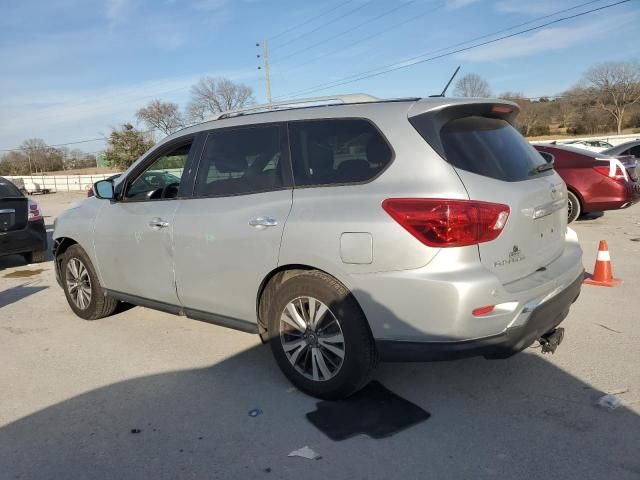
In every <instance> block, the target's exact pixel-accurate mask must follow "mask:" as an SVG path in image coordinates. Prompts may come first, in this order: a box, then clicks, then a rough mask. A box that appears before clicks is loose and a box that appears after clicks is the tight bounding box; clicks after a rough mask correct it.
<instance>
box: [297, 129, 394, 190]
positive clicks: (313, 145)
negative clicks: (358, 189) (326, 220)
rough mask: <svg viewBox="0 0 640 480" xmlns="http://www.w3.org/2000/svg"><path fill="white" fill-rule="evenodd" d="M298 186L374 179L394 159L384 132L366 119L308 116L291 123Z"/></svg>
mask: <svg viewBox="0 0 640 480" xmlns="http://www.w3.org/2000/svg"><path fill="white" fill-rule="evenodd" d="M289 138H290V142H291V162H292V165H293V177H294V182H295V184H296V186H310V185H332V184H333V185H335V184H345V183H358V182H364V181H368V180H371V179H372V178H374V177H375V176H376V175H378V173H380V172H381V171H382V170H383V169H384V168H385V167H386V166H387V165H388V164H389V163H390V162H391V160H392V158H393V152H392V151H391V148H390V147H389V145H388V144H387V142H386V141H385V140H384V138H383V137H382V135H381V134H380V132H378V130H377V129H376V128H375V127H374V126H373V125H371V123H369V122H368V121H366V120H356V119H337V120H308V121H301V122H293V123H291V124H289Z"/></svg>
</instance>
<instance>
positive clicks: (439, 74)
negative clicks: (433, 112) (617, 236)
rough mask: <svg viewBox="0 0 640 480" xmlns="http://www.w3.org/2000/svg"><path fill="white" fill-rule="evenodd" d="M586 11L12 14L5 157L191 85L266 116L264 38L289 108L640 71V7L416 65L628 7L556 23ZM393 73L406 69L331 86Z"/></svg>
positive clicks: (555, 88) (540, 2) (553, 85)
mask: <svg viewBox="0 0 640 480" xmlns="http://www.w3.org/2000/svg"><path fill="white" fill-rule="evenodd" d="M587 1H588V0H350V1H346V0H327V1H325V0H323V1H313V2H312V1H304V2H303V1H300V0H298V1H294V0H48V1H47V2H43V1H41V0H21V1H6V2H3V3H4V4H3V6H2V15H0V65H2V67H1V69H0V150H6V149H11V148H15V147H17V146H19V145H20V144H21V143H22V142H23V141H24V140H25V139H27V138H34V137H36V138H42V139H44V141H45V142H47V143H48V144H61V143H66V142H74V141H82V140H86V139H94V138H102V137H104V136H107V135H108V134H109V132H110V131H111V129H112V128H115V127H118V126H119V125H121V124H122V123H125V122H131V123H133V124H134V125H136V118H135V112H136V111H137V110H138V109H139V108H141V107H143V106H145V105H146V104H147V103H148V102H149V101H151V100H152V99H156V98H157V99H160V100H164V101H172V102H176V103H178V104H179V105H180V106H181V107H184V106H186V104H187V103H188V101H189V89H190V86H191V85H193V84H194V83H195V82H196V81H197V80H198V79H199V78H201V77H203V76H222V77H228V78H230V79H232V80H234V81H237V82H242V83H245V84H247V85H249V86H250V87H252V88H253V89H254V96H255V99H256V101H257V102H258V103H263V102H264V101H265V82H264V70H259V69H258V68H257V67H258V66H259V65H261V62H262V58H258V57H257V55H258V54H261V53H262V44H263V41H264V40H265V39H266V40H268V43H269V59H270V63H271V74H272V75H271V88H272V94H273V97H275V98H277V99H282V98H291V97H292V96H293V95H302V96H319V95H330V94H337V93H356V92H358V93H360V92H363V93H369V94H372V95H375V96H378V97H387V98H388V97H402V96H428V95H432V94H436V93H440V91H441V90H442V88H443V86H444V84H445V83H446V81H447V80H448V78H449V76H450V75H451V74H452V73H453V71H454V70H455V68H456V67H457V66H458V65H460V66H461V67H462V69H461V71H460V74H459V75H460V76H462V75H464V74H465V73H477V74H478V75H480V76H481V77H483V78H484V79H485V80H487V81H488V83H489V85H490V87H491V90H492V92H493V93H494V94H496V95H498V94H500V93H501V92H505V91H512V92H513V91H515V92H522V93H523V94H525V95H526V96H530V97H537V96H543V95H555V94H559V93H561V92H562V91H564V90H566V89H567V88H569V87H571V86H572V85H575V84H576V83H577V82H578V81H579V80H580V77H581V76H582V74H583V73H584V71H585V70H587V69H588V68H589V67H590V66H592V65H593V64H596V63H601V62H605V61H626V60H637V59H639V58H640V41H638V33H639V32H640V29H639V28H638V25H640V21H639V20H640V1H639V0H631V1H629V2H627V3H624V4H621V5H617V6H614V7H611V8H607V9H604V10H601V11H598V12H594V13H591V14H588V15H585V16H582V17H579V18H574V19H570V20H567V21H561V22H557V23H554V24H552V25H549V26H547V27H544V28H542V29H539V30H533V31H530V32H527V33H524V34H521V35H516V36H514V37H512V38H506V39H504V40H500V41H497V42H494V43H490V44H487V45H485V46H480V47H478V48H473V49H469V50H466V51H459V52H457V53H453V54H451V55H446V56H443V57H441V58H434V59H433V60H430V61H426V62H422V63H418V64H412V63H413V62H412V61H409V59H412V58H415V57H418V59H421V58H431V57H435V56H439V55H442V54H447V53H451V52H453V51H455V50H458V49H461V48H464V47H466V46H469V45H474V44H477V43H480V42H485V41H490V40H492V39H495V38H496V37H498V36H502V35H509V34H512V33H515V32H518V31H521V30H525V29H527V28H532V27H535V26H537V25H540V24H542V23H546V22H550V21H553V20H557V19H560V18H562V17H566V16H569V15H573V14H576V13H580V12H583V11H586V10H588V9H592V8H598V7H602V6H605V5H609V4H612V3H615V2H616V1H617V0H596V1H591V2H589V5H585V6H582V7H579V8H575V9H572V10H570V11H568V12H565V13H557V14H556V12H559V11H561V10H565V9H570V8H572V7H575V6H578V5H582V4H584V3H586V2H587ZM552 14H553V15H552ZM549 15H551V16H549ZM543 16H548V18H545V19H540V18H541V17H543ZM538 19H540V20H538ZM521 24H525V25H522V26H521V27H519V28H515V29H511V30H507V29H509V28H511V27H515V26H517V25H521ZM498 31H502V33H501V34H499V35H493V36H492V35H491V34H494V33H495V32H498ZM478 37H483V38H482V39H481V40H477V41H475V42H471V43H464V44H462V43H463V42H468V41H470V40H473V39H475V38H478ZM256 43H260V45H261V46H260V47H256ZM454 45H457V47H454ZM388 65H405V66H406V68H402V69H399V70H396V71H392V72H389V73H385V74H381V75H377V76H372V77H370V78H366V79H361V80H358V81H355V82H351V83H346V84H342V85H335V86H331V85H332V82H334V83H341V79H345V78H346V79H353V78H357V77H354V76H355V74H359V73H361V72H372V73H375V72H378V71H379V70H377V69H379V68H380V67H385V66H388ZM327 84H328V85H327ZM312 87H316V88H312ZM327 87H328V88H327ZM312 90H313V91H312ZM138 126H139V127H140V128H144V126H143V125H138ZM104 146H105V142H104V140H96V141H91V142H83V143H78V144H76V145H69V147H70V148H74V147H77V148H80V149H82V150H84V151H87V152H94V151H98V150H100V149H103V148H104Z"/></svg>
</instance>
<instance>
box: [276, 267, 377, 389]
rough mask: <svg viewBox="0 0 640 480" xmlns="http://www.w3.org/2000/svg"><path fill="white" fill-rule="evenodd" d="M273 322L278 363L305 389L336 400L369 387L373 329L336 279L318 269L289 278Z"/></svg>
mask: <svg viewBox="0 0 640 480" xmlns="http://www.w3.org/2000/svg"><path fill="white" fill-rule="evenodd" d="M296 313H297V314H298V315H297V316H296ZM314 317H315V318H314ZM267 318H268V328H269V337H270V343H271V349H272V351H273V355H274V357H275V359H276V362H277V363H278V366H279V367H280V369H281V370H282V372H283V373H284V374H285V376H286V377H287V378H288V379H289V380H290V381H291V383H293V384H294V385H295V386H296V387H297V388H298V389H299V390H301V391H303V392H305V393H307V394H309V395H313V396H315V397H319V398H323V399H330V400H331V399H339V398H345V397H348V396H349V395H352V394H354V393H355V392H357V391H358V390H360V389H361V388H362V387H364V386H365V385H366V384H367V383H368V382H369V379H370V378H371V374H372V373H373V370H374V368H375V366H376V364H377V354H376V348H375V343H374V341H373V338H372V336H371V332H370V330H369V325H368V323H367V320H366V318H365V316H364V314H363V313H362V310H361V309H360V306H359V305H358V303H357V302H356V300H355V298H354V297H353V295H351V293H350V292H349V290H347V289H346V288H345V287H344V285H342V284H341V283H340V282H338V281H337V280H336V279H334V278H333V277H331V276H329V275H327V274H326V273H323V272H319V271H315V270H312V271H308V272H304V273H302V274H300V275H297V276H294V277H292V278H289V279H288V280H286V281H285V282H284V283H282V284H281V285H280V286H279V287H278V288H277V290H276V292H275V295H274V296H273V297H272V301H271V302H270V305H269V306H268V315H267ZM296 318H297V321H296ZM283 319H284V320H283Z"/></svg>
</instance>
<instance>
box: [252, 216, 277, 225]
mask: <svg viewBox="0 0 640 480" xmlns="http://www.w3.org/2000/svg"><path fill="white" fill-rule="evenodd" d="M249 225H251V226H252V227H275V226H277V225H278V221H277V220H276V219H275V218H271V217H258V218H252V219H251V220H249Z"/></svg>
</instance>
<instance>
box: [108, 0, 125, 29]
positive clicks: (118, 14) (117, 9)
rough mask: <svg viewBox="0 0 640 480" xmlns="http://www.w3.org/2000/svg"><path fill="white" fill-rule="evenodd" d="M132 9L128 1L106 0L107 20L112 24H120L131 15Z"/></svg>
mask: <svg viewBox="0 0 640 480" xmlns="http://www.w3.org/2000/svg"><path fill="white" fill-rule="evenodd" d="M130 7H131V4H130V2H129V1H128V0H106V2H105V13H106V16H107V20H109V23H110V24H114V23H118V22H120V21H121V20H123V19H124V18H125V17H126V15H127V13H129V9H130Z"/></svg>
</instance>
